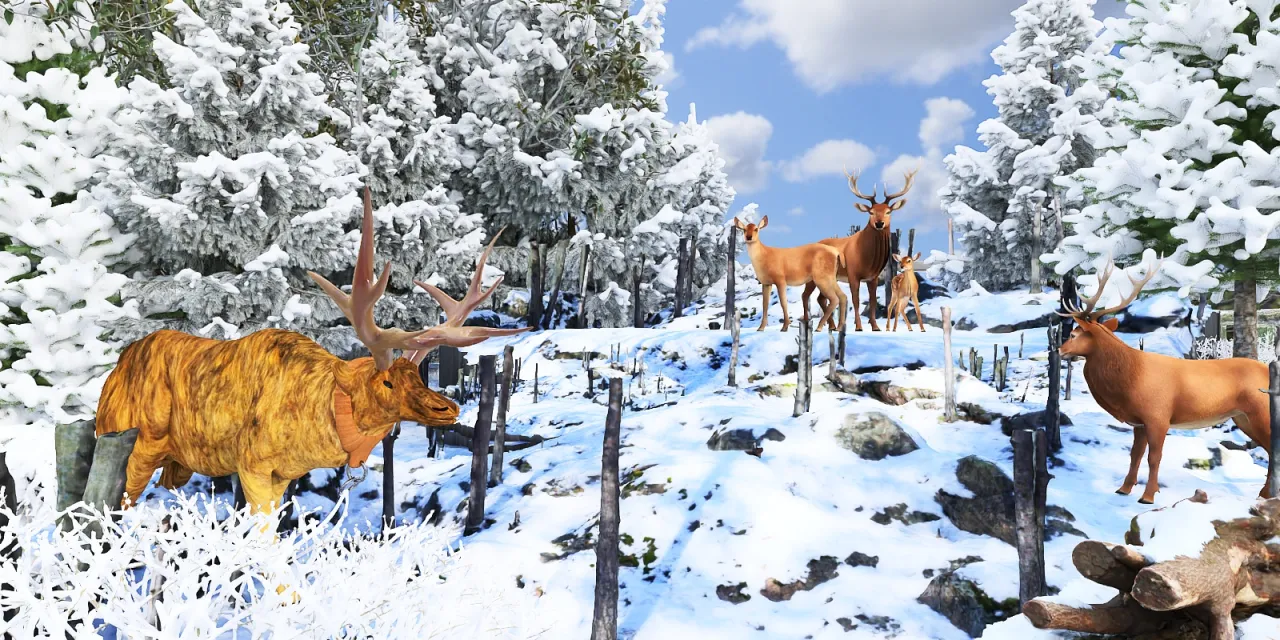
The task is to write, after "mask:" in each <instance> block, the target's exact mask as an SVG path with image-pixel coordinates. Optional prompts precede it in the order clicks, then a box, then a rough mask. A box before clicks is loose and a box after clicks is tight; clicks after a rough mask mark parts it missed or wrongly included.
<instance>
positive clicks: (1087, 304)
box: [1076, 258, 1115, 315]
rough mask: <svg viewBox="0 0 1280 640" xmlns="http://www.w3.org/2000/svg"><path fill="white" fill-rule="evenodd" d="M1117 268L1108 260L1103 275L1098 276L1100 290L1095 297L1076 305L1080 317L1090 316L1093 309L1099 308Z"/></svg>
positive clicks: (1085, 299)
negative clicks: (1103, 293) (1099, 302)
mask: <svg viewBox="0 0 1280 640" xmlns="http://www.w3.org/2000/svg"><path fill="white" fill-rule="evenodd" d="M1114 267H1115V263H1114V262H1112V261H1111V258H1107V266H1106V267H1105V268H1103V270H1102V274H1101V275H1099V276H1098V288H1097V289H1095V290H1094V292H1093V295H1092V296H1090V297H1088V298H1082V299H1081V303H1080V304H1078V305H1076V313H1077V314H1079V315H1090V314H1092V313H1093V308H1094V307H1096V306H1098V301H1099V300H1101V299H1102V292H1103V291H1104V290H1105V289H1106V288H1107V280H1109V279H1111V272H1112V270H1113V268H1114Z"/></svg>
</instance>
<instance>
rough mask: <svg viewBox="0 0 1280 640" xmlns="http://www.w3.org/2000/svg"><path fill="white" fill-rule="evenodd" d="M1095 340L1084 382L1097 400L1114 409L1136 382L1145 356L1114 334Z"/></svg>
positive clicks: (1104, 332)
mask: <svg viewBox="0 0 1280 640" xmlns="http://www.w3.org/2000/svg"><path fill="white" fill-rule="evenodd" d="M1094 340H1095V344H1096V347H1095V348H1094V350H1093V353H1091V354H1089V355H1088V356H1086V357H1085V361H1084V379H1085V382H1086V383H1088V385H1089V392H1090V393H1091V394H1093V396H1094V398H1095V399H1097V400H1099V401H1100V403H1102V404H1104V405H1110V406H1111V407H1113V406H1115V405H1116V404H1117V403H1119V402H1122V401H1123V398H1124V397H1125V396H1126V393H1127V390H1128V388H1129V385H1130V383H1131V382H1132V381H1133V380H1134V379H1135V375H1136V373H1137V371H1136V369H1137V368H1138V365H1139V360H1140V357H1139V356H1140V355H1141V352H1140V351H1138V350H1137V349H1134V348H1133V347H1130V346H1129V345H1127V344H1125V343H1124V341H1123V340H1121V339H1120V338H1118V337H1117V336H1116V335H1115V334H1114V333H1111V332H1110V331H1102V332H1099V335H1098V336H1096V337H1095V339H1094ZM1104 408H1108V409H1110V407H1104Z"/></svg>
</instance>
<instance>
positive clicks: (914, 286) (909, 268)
mask: <svg viewBox="0 0 1280 640" xmlns="http://www.w3.org/2000/svg"><path fill="white" fill-rule="evenodd" d="M893 259H894V261H895V262H897V263H898V266H899V267H900V268H901V269H902V271H901V272H900V273H898V275H896V276H894V277H893V282H892V283H891V286H892V293H891V294H890V296H889V309H888V312H889V315H888V318H893V328H892V329H889V330H890V331H897V330H898V318H899V317H901V318H902V321H903V322H905V323H907V331H911V330H912V329H911V321H910V320H908V319H907V303H909V302H914V303H915V305H916V322H919V323H920V331H921V332H922V333H923V332H924V314H922V313H920V283H919V282H918V281H917V280H916V270H915V263H916V260H919V259H920V254H919V253H917V254H916V255H915V256H914V257H912V256H901V255H898V254H896V253H895V254H893ZM885 324H886V325H888V324H889V320H888V319H887V318H886V320H885Z"/></svg>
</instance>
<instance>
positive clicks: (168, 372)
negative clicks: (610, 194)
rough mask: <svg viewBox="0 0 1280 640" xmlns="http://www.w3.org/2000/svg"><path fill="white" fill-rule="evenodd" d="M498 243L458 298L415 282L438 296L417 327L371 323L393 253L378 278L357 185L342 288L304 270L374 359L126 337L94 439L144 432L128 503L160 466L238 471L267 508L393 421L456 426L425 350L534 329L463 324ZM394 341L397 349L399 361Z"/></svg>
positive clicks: (304, 348)
mask: <svg viewBox="0 0 1280 640" xmlns="http://www.w3.org/2000/svg"><path fill="white" fill-rule="evenodd" d="M501 233H502V232H501V231H499V232H498V234H499V235H500V234H501ZM496 240H497V235H495V236H494V239H493V241H491V242H490V243H489V246H488V247H487V248H486V249H485V250H484V253H482V254H481V255H480V259H479V261H478V262H477V263H476V270H475V275H473V276H472V277H471V283H470V286H469V287H468V288H467V293H466V295H465V296H463V298H462V300H460V301H459V300H454V299H453V298H451V297H449V296H448V295H446V294H445V293H444V292H443V291H441V290H440V289H437V288H436V287H434V286H432V285H429V284H426V283H423V282H417V285H418V286H420V287H422V288H423V289H425V290H426V291H427V293H429V294H431V297H433V298H434V299H435V300H436V302H438V303H439V304H440V306H441V308H442V309H443V310H444V312H445V315H446V316H447V317H448V320H447V321H446V322H444V323H443V324H441V325H438V326H435V327H431V328H429V329H424V330H422V331H413V332H408V331H403V330H401V329H395V328H390V329H383V328H380V327H378V326H377V325H376V324H375V323H374V319H373V307H374V304H375V303H376V302H377V301H378V298H380V297H381V296H382V294H383V293H384V292H385V291H386V288H387V282H388V279H389V276H390V274H391V270H390V266H391V263H389V262H388V263H387V265H386V266H385V267H384V268H383V271H382V275H381V276H380V277H379V278H378V279H377V280H376V281H375V280H374V277H373V268H374V258H373V206H372V204H371V202H370V198H369V190H368V189H367V188H366V189H365V192H364V220H363V223H362V226H361V236H360V251H359V257H358V259H357V262H356V267H355V273H354V275H353V278H352V280H353V282H352V286H351V294H350V295H348V294H346V293H343V292H342V291H341V290H339V289H338V288H337V287H336V286H334V285H333V284H331V283H330V282H329V281H328V280H325V279H324V278H323V277H321V276H319V275H317V274H315V273H311V272H308V275H310V276H311V278H312V279H313V280H315V282H316V283H317V284H318V285H319V286H320V287H321V288H322V289H323V290H324V291H325V293H327V294H328V295H329V297H330V298H332V299H333V301H334V303H335V304H337V305H338V308H339V309H341V310H342V313H343V314H344V315H346V317H347V320H348V321H349V322H350V323H351V325H352V326H353V327H354V328H355V332H356V336H357V337H358V338H359V339H360V341H361V342H362V343H364V345H365V346H366V347H368V349H369V351H370V353H371V354H372V357H365V358H359V359H356V360H352V361H350V362H348V361H345V360H341V359H339V358H338V357H337V356H334V355H333V354H331V353H329V352H328V351H325V350H324V348H322V347H321V346H320V345H319V344H316V342H315V341H313V340H312V339H311V338H308V337H306V336H304V335H302V334H300V333H295V332H292V331H284V330H281V329H263V330H261V331H257V332H254V333H252V334H250V335H247V336H245V337H243V338H239V339H236V340H213V339H209V338H201V337H197V336H193V335H188V334H185V333H181V332H178V331H170V330H161V331H157V332H155V333H152V334H150V335H148V336H146V337H144V338H142V339H141V340H138V341H137V342H134V343H133V344H130V345H129V346H128V347H126V348H125V349H124V351H123V352H121V354H120V360H119V363H118V364H117V365H116V368H115V370H113V371H112V372H111V374H110V375H109V376H107V380H106V382H105V383H104V385H103V390H102V396H101V400H100V402H99V403H98V413H97V434H98V435H103V434H107V433H117V432H120V431H125V430H127V429H133V428H137V429H138V431H139V433H138V440H137V444H136V445H135V446H134V449H133V453H132V454H131V455H130V456H129V462H128V470H127V476H126V483H125V491H126V495H125V497H124V500H123V506H124V507H126V508H128V507H129V506H131V505H132V504H133V503H135V502H136V501H137V499H138V497H139V496H141V495H142V491H143V490H144V489H145V488H146V486H147V483H148V482H149V481H150V480H151V476H152V474H153V473H154V472H155V470H156V469H158V468H160V467H163V468H164V471H163V473H161V476H160V484H161V485H162V486H164V487H167V488H171V489H172V488H177V487H179V486H182V485H183V484H186V482H187V481H188V480H189V479H190V478H191V474H192V473H193V472H196V473H201V474H204V475H207V476H225V475H229V474H232V473H236V474H239V477H240V484H241V486H242V487H243V488H244V496H245V500H246V502H247V503H248V505H249V507H250V509H251V511H252V512H254V513H259V512H263V511H269V510H272V509H275V508H276V507H277V506H278V505H279V504H280V500H281V498H282V496H283V494H284V492H285V488H286V487H287V486H288V484H289V482H290V481H291V480H294V479H297V478H300V477H302V476H303V475H305V474H307V473H308V472H310V471H311V470H313V469H319V468H326V467H337V466H340V465H343V464H345V465H348V466H350V467H357V466H361V465H363V464H364V461H365V459H366V458H367V457H368V456H369V453H370V451H372V449H373V447H374V445H376V444H377V443H378V442H380V441H381V440H382V438H383V437H385V436H386V435H387V433H388V432H390V431H391V429H392V428H393V427H394V426H395V425H396V423H398V422H399V421H401V420H412V421H414V422H417V423H419V424H423V425H426V426H429V427H440V426H445V425H450V424H453V423H454V421H455V420H456V419H457V417H458V406H457V405H456V404H454V403H453V402H452V401H450V400H449V399H447V398H445V397H444V396H442V395H440V394H439V393H436V392H434V391H431V390H430V389H428V388H427V387H426V385H424V384H423V383H422V377H421V376H420V375H419V373H418V364H419V363H421V361H422V359H423V358H425V357H426V355H427V353H428V352H429V351H431V350H432V349H434V348H436V347H437V346H440V345H451V346H455V347H465V346H469V345H473V344H476V343H478V342H481V341H483V340H485V339H488V338H491V337H494V336H509V335H513V334H516V333H520V332H522V331H528V330H529V329H530V328H529V327H526V328H521V329H491V328H485V327H464V326H462V323H463V321H465V320H466V318H467V315H468V314H469V313H471V311H472V310H473V309H475V308H476V307H477V306H479V305H480V303H481V302H482V301H483V300H484V299H485V298H486V297H488V296H489V295H490V294H492V293H493V290H494V289H495V288H496V287H497V286H498V283H495V284H494V285H493V286H492V287H490V288H489V289H488V290H484V291H482V290H481V288H480V275H481V273H482V272H483V271H484V265H485V260H487V259H488V257H489V251H490V250H491V249H493V242H494V241H496ZM500 282H501V278H499V283H500ZM396 349H401V350H403V351H404V355H403V356H402V357H400V358H396V357H395V356H394V350H396Z"/></svg>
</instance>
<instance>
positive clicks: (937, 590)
mask: <svg viewBox="0 0 1280 640" xmlns="http://www.w3.org/2000/svg"><path fill="white" fill-rule="evenodd" d="M916 601H917V602H920V603H921V604H923V605H925V606H927V607H929V608H930V609H933V610H934V611H937V612H938V613H939V614H942V616H943V617H944V618H946V619H947V620H950V621H951V624H953V625H955V626H956V628H957V629H960V630H961V631H964V632H965V633H967V634H969V635H970V636H971V637H974V638H977V637H978V636H981V635H982V631H983V630H984V629H986V628H987V625H989V624H992V623H994V622H999V621H1001V620H1004V619H1005V618H1008V617H1009V616H1011V615H1015V614H1017V613H1018V600H1017V598H1010V599H1009V600H1006V601H1004V602H996V601H994V600H992V599H991V596H988V595H987V594H986V593H984V592H983V591H982V589H981V588H979V587H978V585H977V584H975V583H973V582H972V581H969V580H965V579H964V578H961V577H959V576H957V575H956V574H955V573H952V572H950V571H948V572H945V573H942V574H941V575H939V576H938V577H936V578H934V579H933V580H932V581H931V582H930V583H929V586H928V587H925V590H924V593H921V594H920V597H918V598H916Z"/></svg>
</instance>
